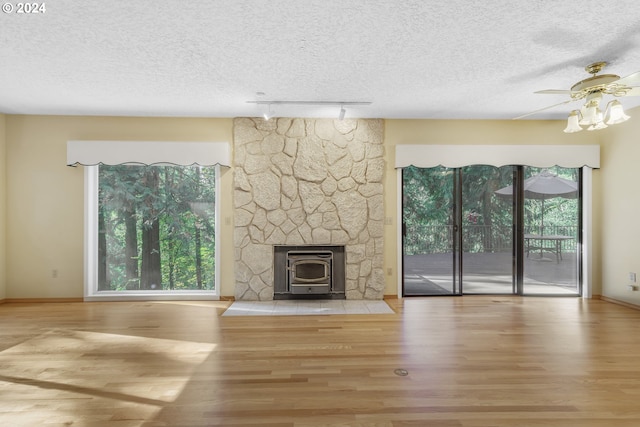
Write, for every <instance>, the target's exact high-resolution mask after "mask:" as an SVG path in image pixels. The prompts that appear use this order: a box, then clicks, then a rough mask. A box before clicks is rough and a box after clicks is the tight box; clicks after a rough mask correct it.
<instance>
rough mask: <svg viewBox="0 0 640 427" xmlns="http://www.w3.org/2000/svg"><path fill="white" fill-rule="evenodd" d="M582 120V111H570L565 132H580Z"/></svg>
mask: <svg viewBox="0 0 640 427" xmlns="http://www.w3.org/2000/svg"><path fill="white" fill-rule="evenodd" d="M579 121H580V111H578V110H573V111H572V112H571V113H569V118H568V119H567V127H566V128H565V129H564V133H574V132H580V131H581V130H582V128H581V127H580V124H579Z"/></svg>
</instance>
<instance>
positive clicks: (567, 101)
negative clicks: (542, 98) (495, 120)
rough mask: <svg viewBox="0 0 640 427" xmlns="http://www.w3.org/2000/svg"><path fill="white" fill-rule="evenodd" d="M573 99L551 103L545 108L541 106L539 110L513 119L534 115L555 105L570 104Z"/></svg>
mask: <svg viewBox="0 0 640 427" xmlns="http://www.w3.org/2000/svg"><path fill="white" fill-rule="evenodd" d="M572 101H573V99H568V100H566V101H563V102H560V103H558V104H553V105H549V106H548V107H544V108H541V109H539V110H535V111H532V112H530V113H527V114H523V115H521V116H518V117H514V118H513V119H512V120H518V119H522V118H524V117H528V116H532V115H534V114H537V113H539V112H541V111H545V110H550V109H552V108H554V107H557V106H559V105H564V104H568V103H570V102H572Z"/></svg>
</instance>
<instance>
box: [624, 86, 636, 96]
mask: <svg viewBox="0 0 640 427" xmlns="http://www.w3.org/2000/svg"><path fill="white" fill-rule="evenodd" d="M624 96H640V86H636V87H632V88H631V89H630V90H628V91H627V93H626V94H625V95H624Z"/></svg>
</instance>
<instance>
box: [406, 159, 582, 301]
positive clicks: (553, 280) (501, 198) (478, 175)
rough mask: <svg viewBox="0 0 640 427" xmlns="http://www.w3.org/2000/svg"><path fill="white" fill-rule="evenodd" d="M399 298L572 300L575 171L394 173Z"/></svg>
mask: <svg viewBox="0 0 640 427" xmlns="http://www.w3.org/2000/svg"><path fill="white" fill-rule="evenodd" d="M402 179H403V182H402V192H403V207H402V211H403V214H402V219H403V270H404V272H403V295H405V296H417V295H460V294H536V295H579V294H580V285H579V283H580V277H579V271H580V270H579V266H580V256H579V252H578V250H577V248H578V247H579V245H578V243H579V239H580V233H579V230H580V209H579V206H580V203H579V201H580V194H579V188H580V185H579V182H580V172H579V169H562V168H551V169H537V168H528V167H522V166H518V167H516V166H503V167H500V168H497V167H493V166H486V165H473V166H467V167H464V168H459V169H458V168H456V169H452V168H445V167H435V168H424V169H421V168H416V167H407V168H404V169H403V172H402Z"/></svg>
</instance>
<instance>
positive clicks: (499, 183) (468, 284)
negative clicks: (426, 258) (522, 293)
mask: <svg viewBox="0 0 640 427" xmlns="http://www.w3.org/2000/svg"><path fill="white" fill-rule="evenodd" d="M461 174H462V253H461V256H462V267H463V269H462V272H463V280H462V290H463V292H464V293H465V294H508V293H512V292H514V283H515V282H514V275H513V256H514V254H513V230H514V227H513V225H514V216H513V200H511V199H502V198H499V197H496V196H495V194H494V192H495V191H496V190H498V189H500V188H503V187H505V186H509V185H511V184H512V182H513V174H514V168H513V167H512V166H503V167H501V168H497V167H494V166H485V165H474V166H467V167H464V168H462V170H461Z"/></svg>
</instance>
